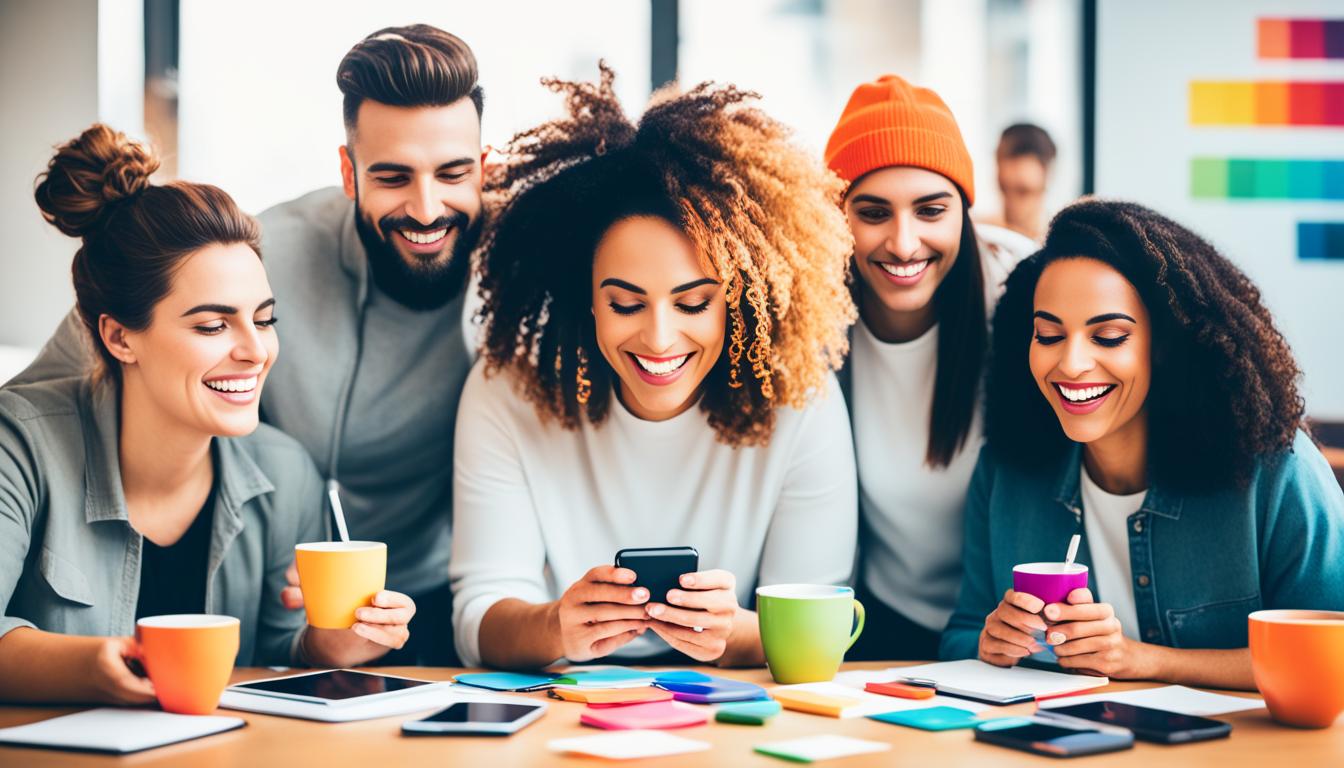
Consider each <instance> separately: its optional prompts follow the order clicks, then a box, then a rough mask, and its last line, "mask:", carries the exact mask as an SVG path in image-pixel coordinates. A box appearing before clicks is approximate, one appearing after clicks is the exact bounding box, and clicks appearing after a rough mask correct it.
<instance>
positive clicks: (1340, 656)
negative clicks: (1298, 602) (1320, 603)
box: [1249, 610, 1344, 728]
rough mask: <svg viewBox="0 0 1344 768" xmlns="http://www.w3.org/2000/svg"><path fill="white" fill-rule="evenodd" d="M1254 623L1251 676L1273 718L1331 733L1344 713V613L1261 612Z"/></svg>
mask: <svg viewBox="0 0 1344 768" xmlns="http://www.w3.org/2000/svg"><path fill="white" fill-rule="evenodd" d="M1249 621H1250V636H1251V671H1252V673H1253V674H1254V675H1255V686H1256V687H1257V688H1259V689H1260V693H1261V694H1262V695H1264V697H1265V705H1266V706H1267V707H1269V714H1270V715H1272V716H1273V717H1274V719H1275V720H1277V721H1279V722H1280V723H1283V724H1284V725H1294V726H1297V727H1299V728H1328V727H1329V726H1330V725H1331V724H1333V723H1334V722H1335V719H1336V718H1338V717H1339V715H1340V713H1341V712H1344V613H1341V612H1338V611H1288V610H1284V611H1256V612H1255V613H1252V614H1251V615H1250V618H1249Z"/></svg>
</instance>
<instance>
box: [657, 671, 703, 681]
mask: <svg viewBox="0 0 1344 768" xmlns="http://www.w3.org/2000/svg"><path fill="white" fill-rule="evenodd" d="M713 679H714V678H712V677H710V676H709V675H706V674H705V673H703V672H696V671H695V670H692V669H669V670H666V671H664V672H657V673H655V674H654V677H653V682H655V683H707V682H709V681H710V680H713Z"/></svg>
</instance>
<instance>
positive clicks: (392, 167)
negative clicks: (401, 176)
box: [367, 157, 476, 173]
mask: <svg viewBox="0 0 1344 768" xmlns="http://www.w3.org/2000/svg"><path fill="white" fill-rule="evenodd" d="M475 163H476V159H475V158H472V157H459V158H457V159H456V160H449V161H448V162H446V163H440V164H439V167H437V168H435V169H434V171H435V172H436V173H437V172H438V171H451V170H456V169H458V168H461V167H463V166H470V165H474V164H475ZM367 172H368V173H414V172H415V169H414V168H412V167H411V166H409V165H402V164H401V163H374V164H373V165H370V166H369V167H368V171H367Z"/></svg>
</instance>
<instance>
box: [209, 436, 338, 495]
mask: <svg viewBox="0 0 1344 768" xmlns="http://www.w3.org/2000/svg"><path fill="white" fill-rule="evenodd" d="M229 439H230V441H231V442H232V443H233V444H234V445H236V446H238V448H239V449H240V450H242V451H244V452H246V453H247V455H248V456H250V457H251V458H252V460H253V461H254V462H256V464H257V466H258V467H260V468H261V470H262V472H264V473H265V474H266V475H267V477H269V478H270V479H271V482H272V483H273V484H275V485H276V486H277V487H279V486H280V485H281V482H280V481H283V480H286V479H291V480H292V479H295V478H298V477H301V476H302V475H304V474H307V473H310V472H311V473H312V474H313V475H316V474H317V466H316V465H315V464H314V463H313V458H312V456H311V455H309V453H308V451H307V450H305V449H304V447H303V445H302V444H301V443H299V441H298V440H295V439H294V438H293V437H290V436H289V435H288V434H286V433H285V432H282V431H281V430H279V429H277V428H276V427H273V426H271V425H270V424H266V423H261V424H258V425H257V428H256V430H255V431H254V432H252V433H251V434H248V435H243V436H241V437H233V438H229Z"/></svg>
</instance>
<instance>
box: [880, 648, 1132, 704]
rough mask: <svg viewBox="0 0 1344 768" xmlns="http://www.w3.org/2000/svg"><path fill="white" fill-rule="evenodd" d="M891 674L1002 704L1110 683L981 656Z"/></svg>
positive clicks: (952, 693)
mask: <svg viewBox="0 0 1344 768" xmlns="http://www.w3.org/2000/svg"><path fill="white" fill-rule="evenodd" d="M887 672H889V673H891V674H892V677H915V678H922V679H925V680H932V681H934V682H935V683H937V684H938V693H941V694H944V695H946V696H956V697H957V698H961V699H969V700H971V701H980V702H984V703H986V704H995V705H999V706H1003V705H1006V704H1020V703H1022V702H1026V701H1034V700H1038V699H1048V698H1051V697H1054V696H1067V695H1069V694H1071V693H1078V692H1080V691H1090V690H1092V689H1093V688H1101V687H1102V686H1105V685H1107V684H1109V683H1110V680H1108V679H1106V678H1104V677H1094V676H1092V675H1069V674H1065V673H1063V672H1047V671H1045V670H1041V669H1028V668H1026V667H996V666H994V665H993V664H986V663H985V662H983V661H980V660H978V659H963V660H961V661H944V662H940V663H937V664H920V665H917V666H913V667H894V668H892V669H888V670H887Z"/></svg>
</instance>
